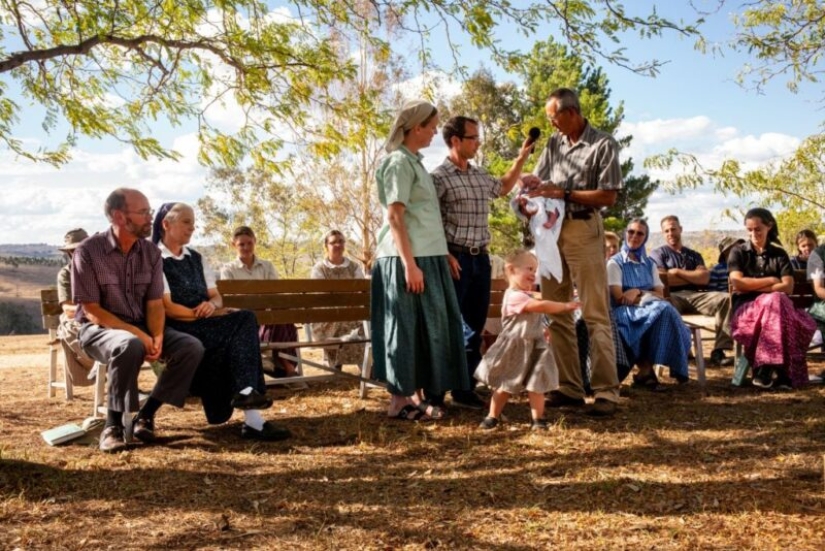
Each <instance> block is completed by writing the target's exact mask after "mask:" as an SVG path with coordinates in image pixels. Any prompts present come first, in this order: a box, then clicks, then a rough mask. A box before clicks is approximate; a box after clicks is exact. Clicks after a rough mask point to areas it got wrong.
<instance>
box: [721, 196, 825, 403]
mask: <svg viewBox="0 0 825 551" xmlns="http://www.w3.org/2000/svg"><path fill="white" fill-rule="evenodd" d="M745 229H746V230H748V235H749V240H748V241H747V242H746V243H745V244H743V245H739V246H737V247H734V249H733V250H732V251H731V253H730V256H729V257H728V269H729V270H730V282H731V286H732V287H733V314H732V316H731V335H732V336H733V339H734V340H735V341H736V342H738V343H741V344H742V346H743V348H744V354H745V358H747V360H748V362H749V363H750V365H751V366H752V367H753V384H754V386H757V387H760V388H771V387H774V388H780V389H790V388H796V387H799V386H802V385H804V384H807V382H808V365H807V363H806V361H805V353H806V352H807V349H808V343H810V342H811V337H813V334H814V332H815V331H816V323H814V320H813V318H811V316H810V315H808V313H807V312H805V311H804V310H797V309H796V308H794V305H793V302H792V301H791V299H790V298H789V297H788V294H790V293H791V292H793V281H794V279H793V270H792V268H791V261H790V258H789V257H788V253H787V252H785V250H784V249H783V248H782V247H781V243H780V241H779V229H778V228H777V225H776V219H775V218H774V217H773V214H771V212H770V211H768V210H767V209H763V208H755V209H751V210H749V211H748V212H747V214H745ZM774 375H776V380H774Z"/></svg>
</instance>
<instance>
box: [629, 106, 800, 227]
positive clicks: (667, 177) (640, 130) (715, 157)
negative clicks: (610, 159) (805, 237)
mask: <svg viewBox="0 0 825 551" xmlns="http://www.w3.org/2000/svg"><path fill="white" fill-rule="evenodd" d="M619 134H620V135H622V136H624V135H632V136H633V141H632V142H631V145H630V146H629V147H628V148H626V149H625V150H624V151H623V152H622V156H623V157H624V158H627V157H632V158H633V159H634V161H635V165H636V173H637V174H648V175H649V176H650V177H651V178H652V179H656V180H662V181H663V182H668V181H672V180H673V179H674V178H675V177H676V176H677V175H679V174H681V171H682V168H681V167H680V166H674V167H672V168H670V169H668V170H660V169H650V170H646V169H644V168H643V167H642V161H643V160H644V159H645V158H647V157H649V156H652V155H655V154H658V153H664V152H666V151H667V150H669V149H671V148H674V149H677V150H679V151H681V152H683V153H689V154H692V155H694V156H695V157H696V159H697V160H698V161H699V162H700V163H701V165H702V166H703V167H704V168H705V169H716V168H719V166H720V165H721V164H722V162H724V161H725V160H729V159H736V160H739V161H740V162H742V167H743V169H745V170H752V169H755V168H758V167H759V166H762V165H764V164H765V163H771V162H775V161H777V160H780V159H782V158H783V157H785V156H787V155H789V154H791V153H792V152H793V151H794V150H795V149H796V148H797V147H798V146H799V143H800V140H799V138H796V137H794V136H789V135H787V134H779V133H775V132H766V133H763V134H760V135H745V136H743V135H741V133H740V131H739V130H738V129H737V128H736V127H732V126H720V125H718V124H717V123H716V122H714V121H713V120H711V119H710V118H708V117H705V116H696V117H689V118H678V119H654V120H650V121H638V122H625V123H623V124H622V126H621V128H620V129H619ZM750 203H751V201H750V199H749V198H740V197H735V196H730V195H723V194H722V193H720V192H718V191H715V190H713V189H712V188H711V187H710V186H708V185H703V186H701V187H699V188H697V189H694V190H688V191H685V192H682V193H679V194H676V195H673V194H670V193H667V192H666V191H665V190H660V191H657V192H656V193H654V194H653V195H652V196H651V198H650V201H649V203H648V207H647V211H646V215H647V216H648V218H649V219H650V220H651V221H653V222H656V221H658V220H660V219H661V218H662V217H663V216H665V215H667V214H676V215H677V216H679V217H680V219H681V220H682V225H683V226H684V227H685V229H688V230H690V229H693V230H695V229H705V228H715V229H739V228H740V227H741V224H740V222H738V221H734V220H730V219H729V218H728V217H726V216H724V215H723V213H724V211H725V210H726V209H730V210H732V211H736V210H738V209H740V208H743V207H747V206H749V205H750ZM654 225H655V224H654Z"/></svg>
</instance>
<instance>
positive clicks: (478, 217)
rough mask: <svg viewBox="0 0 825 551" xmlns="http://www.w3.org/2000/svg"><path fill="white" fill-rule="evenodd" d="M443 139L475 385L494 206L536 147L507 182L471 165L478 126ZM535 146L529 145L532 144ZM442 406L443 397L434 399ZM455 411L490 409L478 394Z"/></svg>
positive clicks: (444, 213)
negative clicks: (492, 207) (494, 200)
mask: <svg viewBox="0 0 825 551" xmlns="http://www.w3.org/2000/svg"><path fill="white" fill-rule="evenodd" d="M442 136H443V137H444V142H445V143H446V144H447V147H449V148H450V151H449V154H448V155H447V158H446V159H444V162H443V163H441V164H440V165H439V166H438V167H436V168H435V170H433V172H432V177H433V183H434V184H435V189H436V193H438V201H439V204H440V206H441V219H442V221H443V223H444V233H445V234H446V237H447V249H448V251H449V254H448V255H447V261H448V262H449V264H450V272H451V273H452V276H453V283H454V284H455V291H456V295H457V297H458V304H459V307H460V308H461V316H462V318H463V319H464V323H465V324H466V325H467V327H469V328H470V330H471V331H472V332H471V333H470V336H469V339H468V342H467V344H466V350H467V370H468V372H467V381H468V383H469V384H470V385H471V387H470V388H472V385H474V384H475V379H474V378H473V374H474V373H475V370H476V367H478V364H479V362H480V361H481V332H482V331H483V330H484V324H485V323H486V321H487V310H488V308H489V306H490V270H491V268H490V256H489V251H488V249H487V247H488V245H489V244H490V237H491V236H490V229H489V223H488V217H489V215H490V201H492V200H493V199H497V198H498V197H504V196H505V195H507V194H508V193H510V190H512V189H513V186H515V185H516V182H518V179H519V176H521V169H522V167H523V166H524V162H525V161H526V160H527V157H528V156H529V155H530V152H531V150H532V147H533V142H532V141H531V140H530V138H528V139H527V140H525V142H524V144H523V145H522V148H521V151H520V152H519V156H518V157H517V158H516V160H515V161H513V164H512V165H511V166H510V169H509V170H508V171H507V173H506V174H505V175H504V176H502V177H501V178H494V177H492V176H490V175H489V174H488V173H487V171H486V170H484V169H483V168H481V167H479V166H475V165H473V164H471V163H470V160H471V159H472V158H473V157H475V155H476V153H477V152H478V146H479V126H478V121H476V120H473V119H471V118H468V117H453V118H451V119H449V120H448V121H447V122H446V123H445V124H444V128H443V130H442ZM528 142H529V143H528ZM428 398H430V400H431V401H432V402H433V403H434V405H437V406H442V405H443V400H444V398H443V397H442V396H430V397H428ZM452 398H453V402H452V403H453V405H456V406H459V407H466V408H470V409H476V410H481V409H485V408H486V405H485V404H484V402H483V401H482V400H481V398H479V397H478V395H477V394H476V393H475V392H473V391H472V390H462V391H459V390H454V391H452Z"/></svg>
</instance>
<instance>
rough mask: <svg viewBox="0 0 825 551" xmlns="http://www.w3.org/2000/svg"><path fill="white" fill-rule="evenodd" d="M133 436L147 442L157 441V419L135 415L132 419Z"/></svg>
mask: <svg viewBox="0 0 825 551" xmlns="http://www.w3.org/2000/svg"><path fill="white" fill-rule="evenodd" d="M132 436H134V437H135V438H137V439H138V440H140V441H141V442H143V443H145V444H149V443H151V442H154V441H155V439H156V438H155V420H154V419H140V418H138V417H135V418H134V419H132Z"/></svg>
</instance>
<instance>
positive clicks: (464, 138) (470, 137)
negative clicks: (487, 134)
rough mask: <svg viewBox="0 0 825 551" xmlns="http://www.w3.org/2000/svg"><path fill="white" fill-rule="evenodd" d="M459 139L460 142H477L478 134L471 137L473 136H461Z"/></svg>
mask: <svg viewBox="0 0 825 551" xmlns="http://www.w3.org/2000/svg"><path fill="white" fill-rule="evenodd" d="M460 139H462V140H475V141H478V134H475V135H473V136H461V138H460Z"/></svg>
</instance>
